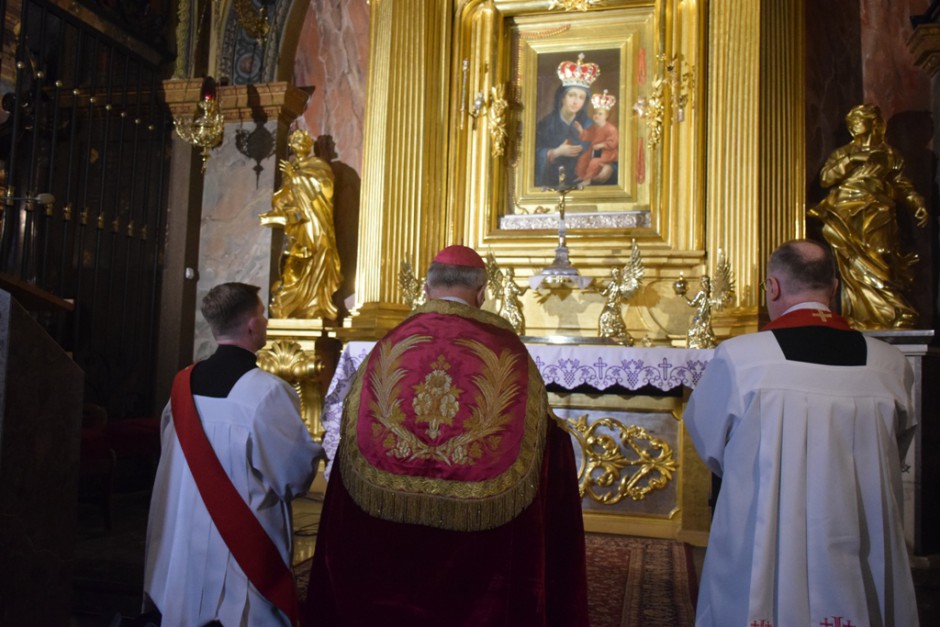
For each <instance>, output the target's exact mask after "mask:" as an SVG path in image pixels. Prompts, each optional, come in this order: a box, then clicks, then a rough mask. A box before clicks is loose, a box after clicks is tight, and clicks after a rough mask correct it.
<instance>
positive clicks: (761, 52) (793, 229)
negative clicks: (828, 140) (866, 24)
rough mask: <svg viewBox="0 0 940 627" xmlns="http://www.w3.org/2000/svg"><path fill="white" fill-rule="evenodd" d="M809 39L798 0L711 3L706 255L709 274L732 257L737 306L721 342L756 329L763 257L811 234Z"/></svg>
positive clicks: (724, 319) (723, 319)
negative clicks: (723, 256)
mask: <svg viewBox="0 0 940 627" xmlns="http://www.w3.org/2000/svg"><path fill="white" fill-rule="evenodd" d="M803 32H804V27H803V6H802V3H799V2H797V3H793V2H789V1H787V0H742V1H741V2H736V3H734V6H733V7H732V6H730V3H717V2H716V3H711V4H710V5H709V33H708V39H709V59H708V73H709V79H708V82H709V87H708V94H709V101H708V131H707V135H708V139H707V146H708V159H707V177H706V178H707V186H706V187H707V201H706V214H707V217H706V232H707V236H706V250H707V251H708V252H709V253H710V254H709V266H710V268H709V270H710V272H714V265H715V263H716V262H717V257H718V256H717V251H718V250H719V249H721V250H723V251H727V253H728V258H729V260H730V262H731V264H732V268H733V271H734V274H735V277H736V278H737V305H738V306H737V308H735V309H732V310H731V311H729V312H728V314H727V315H724V316H720V317H719V319H720V320H721V322H718V323H717V324H716V327H718V326H721V325H726V328H727V331H724V330H722V331H719V335H725V334H729V335H737V334H739V333H742V332H748V331H754V330H756V329H757V326H758V321H757V310H758V308H759V307H760V305H761V303H760V300H759V299H760V292H759V288H760V282H761V280H762V278H763V276H764V273H765V267H766V262H767V257H768V256H769V255H770V253H771V252H772V251H773V249H774V248H775V247H776V246H777V245H779V244H780V243H782V242H784V241H786V240H788V239H792V238H796V237H803V236H804V235H805V225H806V218H805V202H806V201H805V166H804V161H805V153H806V150H805V146H806V139H805V117H806V116H805V88H804V60H803V49H804V45H803V36H804V35H803ZM716 330H718V329H716Z"/></svg>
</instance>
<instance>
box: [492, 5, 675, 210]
mask: <svg viewBox="0 0 940 627" xmlns="http://www.w3.org/2000/svg"><path fill="white" fill-rule="evenodd" d="M654 17H655V16H654V12H653V7H652V6H646V7H637V8H634V9H624V10H621V11H617V12H616V20H613V19H611V18H612V14H611V13H606V14H604V13H596V14H586V15H584V16H580V17H579V19H571V21H570V22H569V23H568V24H566V25H565V26H564V28H563V30H562V29H560V28H558V27H556V28H551V25H552V24H556V25H557V21H551V20H550V18H549V17H548V16H528V17H520V18H517V19H516V20H515V21H514V24H513V26H512V28H511V30H510V40H511V42H512V43H511V45H512V60H511V75H512V81H513V84H512V87H513V93H514V94H515V96H516V98H517V107H516V111H517V115H518V118H517V121H518V124H519V132H518V133H517V135H516V138H517V142H518V143H517V144H516V145H515V146H514V151H513V156H514V159H513V160H512V161H511V162H510V163H509V164H508V167H509V186H508V188H507V195H508V198H507V202H506V204H505V211H504V215H503V216H501V220H500V226H501V228H513V218H512V217H510V216H514V215H531V214H540V213H551V212H552V211H554V210H555V209H554V206H555V202H556V198H557V192H556V191H554V190H555V189H557V188H558V187H559V179H558V174H557V171H556V170H555V168H556V167H561V168H564V177H565V186H572V185H578V186H579V187H581V188H582V189H580V190H579V191H578V193H577V194H576V195H573V196H572V197H571V199H572V202H571V204H569V205H568V212H569V215H572V214H579V213H580V214H591V213H598V214H601V213H605V214H607V215H606V216H604V218H605V219H604V220H603V222H604V223H606V224H611V223H613V224H617V225H619V226H621V227H623V228H637V227H641V228H642V227H649V226H650V224H651V217H650V190H651V185H650V181H651V180H652V179H653V178H654V174H655V170H656V168H657V164H656V162H655V158H656V154H655V153H653V154H652V155H650V150H649V147H648V146H647V143H646V139H647V134H646V132H645V125H644V124H641V121H640V118H639V116H638V115H637V114H636V113H635V112H634V111H633V103H634V102H636V101H637V99H638V98H640V97H642V96H643V95H646V94H647V93H648V90H649V88H648V83H649V81H650V78H651V72H650V69H651V68H650V63H649V61H650V60H651V59H652V60H653V61H655V55H656V40H655V32H654V21H655V19H654ZM559 30H561V32H559ZM566 94H567V96H566ZM579 94H580V95H579ZM566 98H567V99H569V100H571V101H573V102H575V103H577V101H579V100H580V103H581V108H580V110H579V111H578V112H576V113H572V112H571V111H570V109H568V105H567V104H566V103H565V100H566ZM575 106H577V104H575ZM605 107H606V108H607V112H608V113H607V119H606V121H605V123H604V124H603V126H601V125H599V124H598V123H597V122H596V121H595V120H594V119H593V118H596V117H597V116H598V111H599V110H603V109H604V108H605ZM572 114H573V115H574V116H575V119H573V120H571V122H570V123H568V122H566V121H565V117H566V115H567V116H569V117H570V116H571V115H572ZM613 129H616V132H615V133H612V132H611V131H612V130H613ZM601 145H603V146H605V147H607V148H606V149H601V148H598V149H594V148H593V147H594V146H601ZM564 151H568V152H576V151H579V152H578V154H577V155H576V156H561V157H556V153H558V152H564ZM651 157H652V158H651ZM592 174H593V176H591V175H592ZM613 214H618V215H617V216H616V217H615V216H614V215H613ZM505 217H508V219H504V218H505ZM612 218H613V220H612ZM530 221H531V220H530Z"/></svg>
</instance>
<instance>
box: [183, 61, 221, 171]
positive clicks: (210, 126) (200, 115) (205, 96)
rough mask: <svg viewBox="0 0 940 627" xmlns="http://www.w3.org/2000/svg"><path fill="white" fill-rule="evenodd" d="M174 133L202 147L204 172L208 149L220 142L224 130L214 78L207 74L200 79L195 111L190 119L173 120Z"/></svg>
mask: <svg viewBox="0 0 940 627" xmlns="http://www.w3.org/2000/svg"><path fill="white" fill-rule="evenodd" d="M173 126H174V127H175V128H176V134H177V135H179V136H180V138H182V139H183V141H185V142H187V143H189V144H192V145H193V146H195V147H197V148H202V173H203V174H205V173H206V161H208V160H209V149H210V148H215V147H216V146H218V145H219V144H221V143H222V133H223V132H224V130H225V116H224V115H222V110H221V109H220V108H219V99H218V94H217V92H216V87H215V80H214V79H213V78H212V77H211V76H207V77H205V78H204V79H203V81H202V89H201V90H200V93H199V102H197V103H196V113H195V114H194V115H193V117H192V119H191V120H186V119H183V120H180V119H175V118H174V120H173Z"/></svg>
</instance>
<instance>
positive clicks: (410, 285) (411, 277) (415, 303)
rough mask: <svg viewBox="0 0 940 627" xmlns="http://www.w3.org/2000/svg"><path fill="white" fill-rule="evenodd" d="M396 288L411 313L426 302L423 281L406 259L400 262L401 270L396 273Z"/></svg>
mask: <svg viewBox="0 0 940 627" xmlns="http://www.w3.org/2000/svg"><path fill="white" fill-rule="evenodd" d="M398 287H399V290H400V292H401V297H402V298H403V299H404V301H405V303H407V304H408V306H409V307H410V308H411V310H412V311H414V310H415V309H417V308H418V307H420V306H421V305H423V304H424V303H425V302H426V301H427V294H426V293H425V291H424V279H423V278H419V277H418V276H417V275H416V274H415V269H414V267H413V266H412V265H411V262H410V261H408V260H407V259H405V260H403V261H402V262H401V270H399V271H398Z"/></svg>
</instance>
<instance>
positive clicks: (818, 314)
mask: <svg viewBox="0 0 940 627" xmlns="http://www.w3.org/2000/svg"><path fill="white" fill-rule="evenodd" d="M812 316H813V317H814V318H819V320H820V321H822V322H829V318H831V317H832V314H831V313H829V312H828V311H823V310H822V309H817V310H816V311H815V312H814V313H813V314H812Z"/></svg>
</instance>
